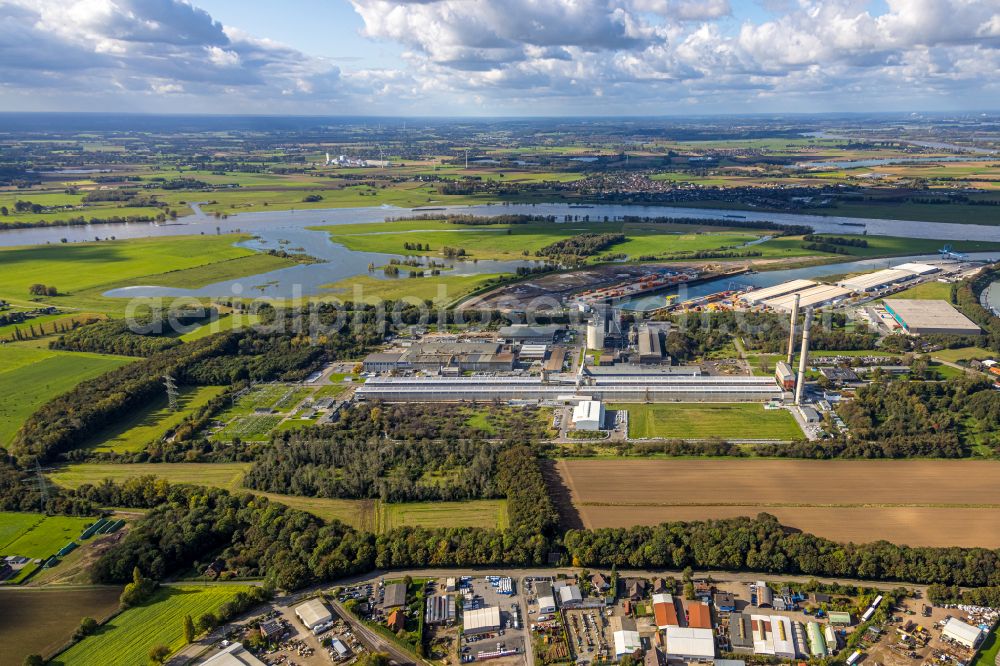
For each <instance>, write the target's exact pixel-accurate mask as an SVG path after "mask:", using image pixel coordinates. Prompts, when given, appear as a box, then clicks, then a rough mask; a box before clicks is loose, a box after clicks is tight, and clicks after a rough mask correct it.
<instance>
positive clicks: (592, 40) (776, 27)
mask: <svg viewBox="0 0 1000 666" xmlns="http://www.w3.org/2000/svg"><path fill="white" fill-rule="evenodd" d="M997 71H1000V0H281V1H280V2H275V1H273V0H272V1H262V2H257V1H249V0H242V1H237V0H190V2H189V1H187V0H0V110H81V111H82V110H87V111H93V110H108V111H112V110H113V111H161V112H201V113H296V114H345V115H348V114H349V115H366V114H370V115H376V114H382V115H459V116H462V115H469V116H477V115H478V116H482V115H619V114H620V115H657V114H671V115H677V114H682V115H683V114H702V113H703V114H713V113H740V112H777V113H781V112H823V111H939V110H940V111H963V110H969V111H975V110H988V109H989V110H992V109H997V108H998V107H1000V77H997V75H996V72H997Z"/></svg>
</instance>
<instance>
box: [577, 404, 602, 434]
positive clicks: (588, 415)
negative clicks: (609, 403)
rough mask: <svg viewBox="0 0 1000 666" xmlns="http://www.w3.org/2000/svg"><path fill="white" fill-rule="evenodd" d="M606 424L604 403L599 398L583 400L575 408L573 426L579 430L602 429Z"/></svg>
mask: <svg viewBox="0 0 1000 666" xmlns="http://www.w3.org/2000/svg"><path fill="white" fill-rule="evenodd" d="M603 425H604V405H603V404H601V403H600V402H599V401H597V400H582V401H581V402H580V403H579V404H577V405H576V407H574V408H573V426H574V427H575V428H576V429H577V430H589V431H596V430H600V429H601V427H602V426H603Z"/></svg>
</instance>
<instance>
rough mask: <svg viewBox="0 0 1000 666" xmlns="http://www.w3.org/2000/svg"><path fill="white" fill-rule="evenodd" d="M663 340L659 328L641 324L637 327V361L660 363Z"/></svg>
mask: <svg viewBox="0 0 1000 666" xmlns="http://www.w3.org/2000/svg"><path fill="white" fill-rule="evenodd" d="M662 361H663V340H662V338H661V333H660V329H658V328H653V327H651V326H643V327H642V328H640V329H639V363H661V362H662Z"/></svg>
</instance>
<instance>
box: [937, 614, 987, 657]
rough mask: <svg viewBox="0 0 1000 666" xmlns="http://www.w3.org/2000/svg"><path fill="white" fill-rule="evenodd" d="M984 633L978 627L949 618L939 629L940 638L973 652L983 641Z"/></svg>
mask: <svg viewBox="0 0 1000 666" xmlns="http://www.w3.org/2000/svg"><path fill="white" fill-rule="evenodd" d="M983 636H985V632H983V630H982V629H980V628H979V627H974V626H972V625H971V624H967V623H965V622H962V621H961V620H959V619H958V618H955V617H950V618H948V620H947V621H946V622H945V623H944V627H943V628H942V629H941V638H944V639H947V640H950V641H954V642H956V643H958V644H959V645H961V646H963V647H966V648H968V649H970V650H975V649H976V648H978V647H979V644H980V643H981V642H982V640H983Z"/></svg>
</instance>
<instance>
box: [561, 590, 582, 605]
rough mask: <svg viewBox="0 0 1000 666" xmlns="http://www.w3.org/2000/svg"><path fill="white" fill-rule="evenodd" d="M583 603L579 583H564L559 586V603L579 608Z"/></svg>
mask: <svg viewBox="0 0 1000 666" xmlns="http://www.w3.org/2000/svg"><path fill="white" fill-rule="evenodd" d="M582 603H583V593H582V592H580V588H579V586H577V585H563V586H562V587H560V588H559V605H560V606H562V607H563V608H578V607H579V606H580V605H581V604H582Z"/></svg>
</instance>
